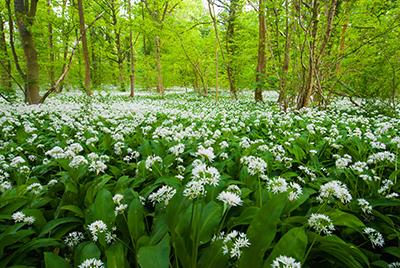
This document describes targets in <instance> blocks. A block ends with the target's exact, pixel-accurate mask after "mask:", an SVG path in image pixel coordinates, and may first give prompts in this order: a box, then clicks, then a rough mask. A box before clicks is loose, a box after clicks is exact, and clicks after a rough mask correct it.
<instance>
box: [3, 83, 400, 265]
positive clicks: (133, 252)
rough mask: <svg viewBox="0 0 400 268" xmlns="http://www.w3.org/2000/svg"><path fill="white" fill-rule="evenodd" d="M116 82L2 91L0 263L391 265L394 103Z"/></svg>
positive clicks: (398, 140) (398, 142)
mask: <svg viewBox="0 0 400 268" xmlns="http://www.w3.org/2000/svg"><path fill="white" fill-rule="evenodd" d="M126 94H127V93H100V94H96V95H95V96H93V97H92V98H88V97H86V96H84V95H82V94H76V93H66V94H62V95H61V94H60V95H58V96H54V97H51V98H49V99H48V100H47V102H46V103H45V104H43V105H40V106H26V105H23V104H12V105H10V104H6V103H0V115H1V117H0V125H1V129H2V131H1V132H0V191H1V196H0V241H2V242H1V243H0V267H10V266H13V265H23V266H24V267H39V266H40V265H44V266H45V267H54V265H57V266H59V267H76V266H78V265H80V266H79V267H103V266H105V265H106V266H107V267H133V266H135V265H139V266H140V267H171V266H172V267H196V266H197V267H271V265H272V267H287V266H284V265H285V264H287V265H288V264H293V265H294V266H292V267H299V266H296V265H300V264H301V265H304V266H311V267H313V266H320V265H329V266H330V267H331V266H334V267H338V266H342V267H368V266H375V267H399V266H400V263H399V259H400V250H399V245H400V232H399V230H400V216H399V215H400V210H399V208H400V200H399V191H400V184H399V182H398V179H399V173H400V171H399V163H400V160H399V157H398V156H399V149H400V119H399V118H400V116H399V114H397V115H396V116H391V117H389V116H385V115H379V114H378V113H373V112H365V111H364V110H362V109H359V108H357V107H355V106H353V105H352V104H351V103H348V102H345V101H338V102H336V103H334V104H332V105H331V106H330V107H328V108H327V109H325V110H318V109H313V108H310V109H303V110H300V111H295V110H293V111H288V112H286V113H285V112H282V111H280V110H279V108H278V107H277V106H276V105H275V104H274V103H275V100H276V95H274V94H267V95H266V96H265V102H263V103H258V104H256V103H254V101H253V100H252V98H251V96H250V93H248V94H247V93H246V94H244V95H243V98H242V99H241V100H240V101H232V100H231V99H229V98H228V97H224V96H223V97H222V98H221V99H220V100H219V101H218V102H216V101H215V100H213V99H212V98H210V97H209V98H202V97H197V96H195V95H194V94H183V93H181V90H177V91H176V92H175V91H174V92H173V93H169V94H166V95H165V97H164V98H161V97H159V96H155V95H152V94H147V93H138V94H137V96H136V97H135V98H133V99H132V98H129V97H127V96H125V95H126ZM91 265H92V266H91ZM396 265H398V266H396Z"/></svg>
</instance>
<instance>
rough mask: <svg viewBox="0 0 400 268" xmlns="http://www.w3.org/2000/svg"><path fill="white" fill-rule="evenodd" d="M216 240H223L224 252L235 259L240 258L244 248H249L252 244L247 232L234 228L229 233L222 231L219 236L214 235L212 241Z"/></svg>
mask: <svg viewBox="0 0 400 268" xmlns="http://www.w3.org/2000/svg"><path fill="white" fill-rule="evenodd" d="M215 240H222V242H223V245H222V253H223V254H224V255H229V256H230V257H231V258H235V259H238V258H240V255H241V253H242V249H243V248H247V247H249V246H250V245H251V244H250V241H249V239H248V238H247V236H246V234H245V233H242V232H238V231H236V230H233V231H232V232H230V233H229V234H227V235H225V234H224V232H221V233H220V234H219V235H218V236H214V238H213V240H212V241H215Z"/></svg>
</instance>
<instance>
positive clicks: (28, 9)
mask: <svg viewBox="0 0 400 268" xmlns="http://www.w3.org/2000/svg"><path fill="white" fill-rule="evenodd" d="M36 8H37V0H31V1H30V2H29V1H24V0H14V9H15V15H16V18H17V26H18V31H19V35H20V37H21V43H22V48H23V50H24V55H25V61H26V77H25V79H26V80H25V81H26V88H25V91H26V101H27V102H28V103H29V104H38V103H39V102H40V99H41V97H40V94H39V63H38V58H37V51H36V47H35V43H34V40H33V36H32V32H31V27H32V26H33V23H34V19H35V16H36Z"/></svg>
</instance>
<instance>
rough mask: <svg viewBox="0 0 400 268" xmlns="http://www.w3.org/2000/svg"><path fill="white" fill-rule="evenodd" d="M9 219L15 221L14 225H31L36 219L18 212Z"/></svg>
mask: <svg viewBox="0 0 400 268" xmlns="http://www.w3.org/2000/svg"><path fill="white" fill-rule="evenodd" d="M11 218H12V219H13V220H14V221H15V223H18V222H23V223H26V224H28V225H32V224H33V223H34V222H35V221H36V219H35V217H33V216H26V215H25V213H23V212H21V211H18V212H15V213H13V214H12V215H11Z"/></svg>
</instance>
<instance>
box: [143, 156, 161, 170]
mask: <svg viewBox="0 0 400 268" xmlns="http://www.w3.org/2000/svg"><path fill="white" fill-rule="evenodd" d="M156 162H158V163H162V159H161V157H159V156H157V155H150V156H148V157H147V159H146V162H145V166H146V169H147V170H150V171H152V170H153V169H152V167H153V165H154V163H156Z"/></svg>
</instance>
